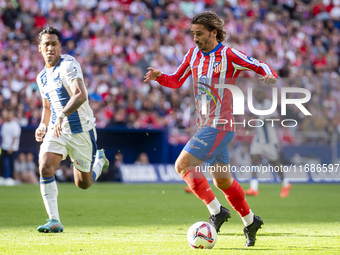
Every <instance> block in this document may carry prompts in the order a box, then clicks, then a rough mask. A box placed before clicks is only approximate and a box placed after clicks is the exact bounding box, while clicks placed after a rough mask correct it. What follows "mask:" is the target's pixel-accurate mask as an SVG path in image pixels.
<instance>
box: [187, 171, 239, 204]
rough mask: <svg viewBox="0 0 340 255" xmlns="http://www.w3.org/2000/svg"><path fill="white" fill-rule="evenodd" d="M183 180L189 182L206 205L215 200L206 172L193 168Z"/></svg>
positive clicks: (193, 190)
mask: <svg viewBox="0 0 340 255" xmlns="http://www.w3.org/2000/svg"><path fill="white" fill-rule="evenodd" d="M183 180H184V181H185V182H186V183H187V184H188V186H189V187H190V189H191V190H192V192H193V193H194V194H195V195H196V196H197V197H198V198H199V199H201V200H202V201H203V202H204V203H205V204H206V205H208V204H209V203H210V202H211V201H213V200H214V198H215V195H214V193H213V192H212V190H211V188H210V186H209V183H208V181H207V179H206V178H205V176H204V174H202V173H201V172H199V171H197V172H196V171H195V169H194V168H193V169H191V170H190V171H188V172H187V173H186V174H185V175H184V176H183ZM243 196H244V195H243Z"/></svg>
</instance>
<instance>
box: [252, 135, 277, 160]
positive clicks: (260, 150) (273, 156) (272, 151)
mask: <svg viewBox="0 0 340 255" xmlns="http://www.w3.org/2000/svg"><path fill="white" fill-rule="evenodd" d="M256 154H261V155H263V156H265V157H266V158H267V159H268V160H270V161H275V160H277V159H278V158H279V147H278V145H277V144H276V143H260V142H257V141H256V140H253V142H252V143H251V145H250V155H256Z"/></svg>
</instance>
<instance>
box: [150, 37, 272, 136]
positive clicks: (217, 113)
mask: <svg viewBox="0 0 340 255" xmlns="http://www.w3.org/2000/svg"><path fill="white" fill-rule="evenodd" d="M243 70H253V71H254V72H256V73H258V74H261V75H263V76H265V75H267V74H273V75H274V76H275V77H276V78H277V74H276V73H275V71H274V70H273V69H272V68H271V67H270V66H269V65H267V64H266V63H263V62H261V61H258V60H257V59H254V58H251V57H248V56H246V55H245V54H244V53H242V52H240V51H237V50H235V49H233V48H229V47H227V46H225V45H223V44H222V43H219V44H218V45H217V46H216V47H215V48H214V49H213V50H212V51H210V52H208V53H204V52H202V51H200V50H199V49H198V47H193V48H191V49H190V50H189V51H188V52H187V54H186V55H185V56H184V59H183V62H182V63H181V65H180V66H179V67H178V68H177V70H176V72H174V73H173V74H171V75H167V74H164V73H163V74H162V75H161V76H160V77H158V79H157V80H156V81H157V82H158V83H160V84H161V85H162V86H165V87H169V88H174V89H176V88H179V87H181V86H182V85H183V83H184V82H185V80H186V79H187V78H188V77H189V76H190V75H191V74H192V75H193V80H194V86H193V93H194V96H195V104H196V111H197V126H198V129H200V128H201V127H203V126H210V127H214V128H218V129H221V130H226V131H235V125H230V123H234V122H235V121H234V117H233V115H232V112H233V110H232V101H231V99H232V94H231V92H230V91H229V90H228V89H223V88H215V85H216V84H232V85H235V84H236V80H237V77H238V76H239V74H240V72H241V71H243ZM204 94H206V97H205V98H206V102H207V106H206V109H207V110H206V111H205V113H206V114H203V112H202V109H203V107H202V101H204V100H202V95H204ZM214 119H215V120H216V119H219V120H227V124H225V125H218V126H217V127H215V125H214Z"/></svg>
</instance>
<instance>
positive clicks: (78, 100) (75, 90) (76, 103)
mask: <svg viewBox="0 0 340 255" xmlns="http://www.w3.org/2000/svg"><path fill="white" fill-rule="evenodd" d="M70 89H71V91H72V96H71V98H70V100H69V101H68V103H67V104H66V106H65V107H64V109H63V111H62V112H61V113H59V114H58V115H57V119H56V124H55V126H54V135H55V136H56V137H59V136H60V133H61V130H62V124H63V120H64V118H65V117H66V116H69V115H70V114H72V113H74V112H75V111H76V110H78V108H79V107H80V106H81V105H82V104H83V103H84V102H85V101H86V100H87V95H86V90H85V85H84V82H83V80H82V79H75V80H73V81H72V83H71V84H70Z"/></svg>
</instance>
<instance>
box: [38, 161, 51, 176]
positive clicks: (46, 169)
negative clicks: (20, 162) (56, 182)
mask: <svg viewBox="0 0 340 255" xmlns="http://www.w3.org/2000/svg"><path fill="white" fill-rule="evenodd" d="M54 171H55V169H54V167H53V166H52V165H50V164H48V163H45V164H41V165H40V166H39V174H40V176H42V177H49V176H51V175H54Z"/></svg>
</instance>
